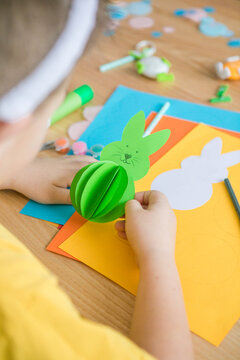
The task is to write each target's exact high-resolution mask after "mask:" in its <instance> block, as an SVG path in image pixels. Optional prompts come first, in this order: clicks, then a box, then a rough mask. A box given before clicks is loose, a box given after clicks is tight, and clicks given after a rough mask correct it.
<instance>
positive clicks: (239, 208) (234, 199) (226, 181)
mask: <svg viewBox="0 0 240 360" xmlns="http://www.w3.org/2000/svg"><path fill="white" fill-rule="evenodd" d="M239 162H240V156H239ZM224 184H225V185H226V188H227V191H228V193H229V195H230V197H231V200H232V202H233V205H234V207H235V209H236V212H237V214H238V217H239V218H240V205H239V202H238V199H237V197H236V195H235V193H234V190H233V188H232V185H231V183H230V180H229V179H228V178H226V179H224Z"/></svg>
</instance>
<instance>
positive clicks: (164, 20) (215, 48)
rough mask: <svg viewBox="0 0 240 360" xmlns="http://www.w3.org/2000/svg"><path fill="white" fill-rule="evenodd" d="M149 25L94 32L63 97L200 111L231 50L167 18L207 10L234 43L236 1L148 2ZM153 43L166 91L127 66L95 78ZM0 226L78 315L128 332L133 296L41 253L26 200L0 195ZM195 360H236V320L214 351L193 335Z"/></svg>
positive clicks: (45, 227) (43, 232)
mask: <svg viewBox="0 0 240 360" xmlns="http://www.w3.org/2000/svg"><path fill="white" fill-rule="evenodd" d="M153 3H154V12H153V14H152V15H150V16H151V17H153V18H154V19H155V26H154V28H152V29H145V30H134V29H132V28H130V26H129V25H128V20H124V21H122V22H121V25H120V27H119V28H118V29H117V32H116V35H115V36H113V37H105V36H103V35H102V30H99V34H98V36H97V37H95V38H94V39H93V40H92V43H91V44H90V45H89V47H88V49H87V51H86V53H85V55H84V56H83V57H82V58H81V60H80V61H79V63H78V64H77V66H76V69H75V71H74V73H73V76H72V81H71V84H70V88H69V90H72V89H74V88H76V87H78V86H79V85H81V84H83V83H87V84H89V85H91V86H92V87H93V88H94V90H95V98H94V100H93V101H92V105H101V104H104V102H105V101H106V100H107V98H108V97H109V95H110V94H111V93H112V91H113V90H114V89H115V88H116V86H118V85H119V84H123V85H126V86H129V87H133V88H135V89H138V90H143V91H148V92H152V93H155V94H161V95H164V96H169V97H174V98H178V99H183V100H190V101H193V102H197V103H202V104H206V105H207V104H208V99H209V98H211V97H213V96H214V95H215V92H216V89H217V88H218V86H219V85H220V84H222V81H220V80H218V79H217V78H216V75H215V73H214V71H213V65H214V64H215V63H216V62H217V61H219V60H223V59H225V58H226V57H228V56H232V55H237V54H239V51H237V49H234V48H230V47H228V46H227V45H226V43H227V39H226V38H221V37H219V38H209V37H206V36H204V35H203V34H201V33H200V32H199V31H198V29H197V25H196V24H195V23H193V22H191V21H189V20H186V19H183V18H179V17H176V16H174V15H173V11H174V10H175V9H177V8H189V7H194V6H196V5H197V6H198V7H204V6H213V7H215V9H216V13H215V14H213V16H214V17H215V18H216V19H217V20H218V21H220V22H223V23H225V24H227V25H228V26H229V27H230V28H231V29H232V30H233V31H235V32H236V35H237V36H239V32H238V31H239V14H240V1H237V0H228V1H223V0H212V1H207V0H206V1H205V0H198V1H193V0H182V1H181V2H180V1H174V0H172V1H159V0H155V1H153ZM163 26H173V27H174V28H175V29H176V31H175V32H174V33H173V34H164V35H163V36H162V37H160V38H158V39H153V38H152V37H151V31H153V30H159V31H162V27H163ZM142 39H147V40H154V42H155V43H156V45H157V49H158V51H157V54H158V55H161V56H165V57H166V58H167V59H169V60H170V61H171V62H172V64H173V67H172V71H173V72H174V74H175V77H176V80H175V82H174V83H173V84H167V83H166V84H159V83H157V82H155V81H151V80H150V79H146V78H144V77H141V76H140V75H138V74H137V73H136V70H135V68H134V65H133V64H129V65H126V66H124V67H122V68H118V69H115V70H112V71H109V72H107V73H105V74H101V73H100V72H99V70H98V67H99V65H100V64H104V63H106V62H109V61H112V60H114V59H118V58H120V57H122V56H125V55H127V53H128V50H129V49H132V48H133V47H134V45H135V44H136V43H137V42H138V41H140V40H142ZM239 85H240V82H231V84H230V89H229V92H228V93H229V95H231V96H232V98H233V102H232V103H225V104H218V105H217V107H218V108H224V109H229V110H238V111H240V101H239ZM81 117H82V115H81V111H78V112H76V113H74V114H72V115H71V116H69V117H68V118H66V119H64V120H62V121H60V122H59V123H57V124H56V125H55V126H54V127H52V128H51V129H50V130H49V132H48V135H47V139H55V138H57V137H58V136H59V135H60V134H66V130H67V128H68V126H69V124H70V123H72V122H73V121H77V120H79V118H81ZM0 202H1V209H0V221H1V223H2V224H3V225H4V226H6V227H7V228H8V229H10V231H11V232H13V233H14V234H15V235H17V237H18V238H19V239H20V240H21V241H22V242H23V243H25V244H26V246H27V247H28V248H29V249H30V250H31V251H32V252H33V253H34V254H35V255H36V256H37V257H38V258H39V259H40V260H41V261H42V262H43V263H44V264H45V265H46V266H47V267H48V268H49V269H50V270H51V271H52V272H53V273H55V274H56V275H57V277H58V278H59V282H60V284H61V286H62V287H63V288H64V290H66V292H67V293H68V294H69V296H70V297H71V298H72V301H73V302H74V304H75V305H76V307H77V308H78V309H79V311H80V312H81V314H82V315H84V316H86V317H87V318H90V319H92V320H95V321H98V322H101V323H104V324H107V325H110V326H112V327H114V328H115V329H118V330H119V331H121V332H122V333H124V334H127V333H128V330H129V325H130V321H131V315H132V311H133V306H134V296H132V295H131V294H129V293H128V292H127V291H125V290H124V289H122V288H120V287H119V286H118V285H116V284H114V283H113V282H111V281H110V280H108V279H106V278H104V277H103V276H101V275H100V274H98V273H97V272H95V271H94V270H92V269H90V268H88V267H87V266H85V265H83V264H81V263H79V262H77V261H73V260H70V259H67V258H65V257H62V256H60V255H56V254H53V253H50V252H48V251H46V250H45V246H46V245H47V244H48V242H49V241H50V239H51V238H52V237H53V236H54V235H55V233H56V228H55V227H53V226H52V225H50V224H48V223H46V222H43V221H40V220H37V219H32V218H29V217H27V216H23V215H20V214H19V211H20V210H21V208H22V207H23V206H24V205H25V203H26V202H27V199H26V198H24V197H22V196H21V195H18V194H16V193H14V192H10V191H4V192H1V193H0ZM192 337H193V342H194V348H195V353H196V360H200V359H201V360H223V359H224V360H237V359H240V321H238V323H237V324H236V325H235V326H234V328H233V329H232V330H231V331H230V333H229V334H228V335H227V337H226V338H225V339H224V341H223V342H222V344H221V345H220V346H219V347H218V348H216V347H214V346H212V345H210V344H209V343H207V342H206V341H204V340H202V339H201V338H199V337H198V336H196V335H193V336H192Z"/></svg>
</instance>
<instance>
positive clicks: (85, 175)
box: [70, 162, 103, 212]
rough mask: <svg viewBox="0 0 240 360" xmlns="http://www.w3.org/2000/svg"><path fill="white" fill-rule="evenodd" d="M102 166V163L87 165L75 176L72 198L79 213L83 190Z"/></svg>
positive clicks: (71, 192)
mask: <svg viewBox="0 0 240 360" xmlns="http://www.w3.org/2000/svg"><path fill="white" fill-rule="evenodd" d="M102 165H103V164H102V163H100V162H98V163H94V164H89V165H86V166H84V167H83V168H82V169H81V170H79V171H78V172H77V174H76V175H75V177H74V179H73V181H72V184H71V188H70V197H71V201H72V204H73V206H74V208H75V209H76V210H77V211H78V212H79V211H80V202H81V195H82V190H83V189H84V187H85V185H86V184H87V182H88V179H89V177H90V176H91V174H92V173H93V172H94V171H95V170H96V169H97V168H99V167H100V166H102ZM80 180H81V181H80Z"/></svg>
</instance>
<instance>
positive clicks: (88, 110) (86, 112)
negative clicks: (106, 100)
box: [83, 105, 103, 122]
mask: <svg viewBox="0 0 240 360" xmlns="http://www.w3.org/2000/svg"><path fill="white" fill-rule="evenodd" d="M102 108H103V106H102V105H96V106H86V107H85V108H84V109H83V116H84V118H85V119H86V120H87V121H89V122H92V121H93V120H94V119H95V117H96V116H97V114H98V113H99V111H101V110H102Z"/></svg>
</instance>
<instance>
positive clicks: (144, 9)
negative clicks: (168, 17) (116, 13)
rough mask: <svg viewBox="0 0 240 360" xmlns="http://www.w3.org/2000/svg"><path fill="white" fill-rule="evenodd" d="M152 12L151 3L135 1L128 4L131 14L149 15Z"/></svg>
mask: <svg viewBox="0 0 240 360" xmlns="http://www.w3.org/2000/svg"><path fill="white" fill-rule="evenodd" d="M151 12H152V6H151V3H147V2H144V1H133V2H130V3H129V4H128V13H129V15H148V14H150V13H151Z"/></svg>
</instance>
